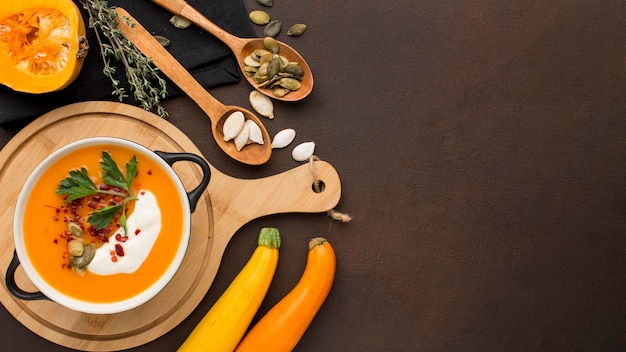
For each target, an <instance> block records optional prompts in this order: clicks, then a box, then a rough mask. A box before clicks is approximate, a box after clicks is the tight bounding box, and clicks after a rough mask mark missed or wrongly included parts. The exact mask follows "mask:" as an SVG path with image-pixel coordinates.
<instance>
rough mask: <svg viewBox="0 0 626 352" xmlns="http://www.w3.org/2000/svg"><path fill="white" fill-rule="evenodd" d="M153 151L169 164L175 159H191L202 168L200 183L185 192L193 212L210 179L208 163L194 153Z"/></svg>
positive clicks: (172, 163)
mask: <svg viewBox="0 0 626 352" xmlns="http://www.w3.org/2000/svg"><path fill="white" fill-rule="evenodd" d="M154 152H155V153H156V154H157V155H158V156H160V157H161V158H162V159H163V160H165V162H166V163H168V164H169V165H170V166H172V165H174V163H175V162H177V161H191V162H194V163H196V164H198V166H200V169H202V180H200V184H199V185H198V186H197V187H196V188H194V189H193V190H192V191H190V192H187V198H189V208H190V210H191V212H192V213H193V212H194V211H195V210H196V205H197V204H198V201H199V200H200V197H201V196H202V193H203V192H204V190H205V189H206V188H207V186H208V185H209V180H210V179H211V168H210V167H209V163H207V162H206V160H204V159H203V158H201V157H199V156H198V155H196V154H191V153H170V152H164V151H160V150H155V151H154Z"/></svg>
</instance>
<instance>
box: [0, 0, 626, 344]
mask: <svg viewBox="0 0 626 352" xmlns="http://www.w3.org/2000/svg"><path fill="white" fill-rule="evenodd" d="M245 4H246V7H247V9H248V10H253V9H262V7H261V6H260V5H258V4H257V3H255V2H253V1H251V0H249V1H246V2H245ZM268 11H269V12H270V13H271V14H272V16H273V17H274V18H277V19H281V20H282V21H283V22H284V23H285V24H293V23H297V22H304V23H306V24H307V25H308V26H309V29H308V31H307V32H306V33H305V34H304V35H303V36H302V37H300V38H290V37H287V36H286V35H285V34H284V33H283V34H282V35H281V36H280V37H279V39H283V40H284V41H286V42H288V43H289V44H290V45H292V46H294V47H295V48H296V49H298V50H299V51H301V53H302V54H303V55H304V56H305V57H306V58H307V59H308V60H309V62H310V65H311V67H312V69H313V71H314V74H315V88H314V91H313V93H312V94H311V95H310V96H309V97H308V98H307V99H306V100H304V101H302V102H298V103H295V104H276V118H275V119H274V120H273V121H271V122H268V123H267V127H268V129H269V130H270V132H271V133H275V132H277V131H279V130H280V129H282V128H286V127H293V128H295V129H296V130H297V131H298V137H297V139H296V141H295V142H296V143H298V142H303V141H306V140H314V141H315V142H316V143H317V145H318V147H317V150H316V155H318V156H319V157H320V158H321V159H324V160H326V161H329V162H330V163H331V164H333V165H334V166H335V168H336V169H337V170H338V172H339V174H340V176H341V179H342V186H343V195H342V200H341V202H340V204H339V205H338V207H337V210H339V211H343V212H347V213H350V214H352V215H353V216H354V220H353V221H352V222H351V223H347V224H343V223H337V222H333V221H331V220H330V219H329V218H328V217H327V216H326V215H324V214H309V215H301V214H286V215H278V216H271V217H267V218H263V219H259V220H256V221H254V222H252V223H250V224H248V225H246V226H244V227H243V228H242V229H241V230H240V231H239V232H238V233H237V234H236V235H235V236H234V238H233V240H232V241H231V243H230V245H229V246H228V248H227V250H226V253H225V255H224V260H223V262H222V266H221V267H220V271H219V272H218V275H217V277H216V280H215V282H214V284H213V286H212V288H211V290H210V291H209V292H208V294H207V296H206V298H205V299H204V300H203V302H202V303H201V305H200V306H199V307H198V309H197V310H196V311H195V312H194V313H193V314H192V315H191V316H190V317H189V318H188V319H187V320H185V321H184V322H183V323H182V324H181V325H180V326H178V327H177V328H175V329H174V330H173V331H171V332H170V333H168V334H167V335H165V336H164V337H162V338H160V339H158V340H156V341H154V342H152V343H149V344H147V345H144V346H141V347H139V348H136V349H133V350H134V351H174V350H175V349H176V348H177V347H178V346H179V345H180V344H181V343H182V341H183V340H184V338H185V336H186V335H187V334H188V333H189V332H190V331H191V329H192V328H193V326H194V325H195V324H196V323H197V322H198V321H199V320H200V318H201V317H202V315H203V314H204V313H205V312H206V311H207V310H208V309H209V307H210V306H211V305H212V304H213V303H214V302H215V300H217V298H218V297H219V295H220V294H221V293H222V292H223V290H224V289H225V288H226V286H227V285H228V284H229V283H230V281H231V280H232V279H233V277H234V276H235V275H236V274H237V273H238V271H239V270H240V269H241V267H242V266H243V264H244V263H245V262H246V261H247V259H248V258H249V255H250V253H251V251H252V249H253V247H254V241H255V238H256V235H257V233H258V229H259V228H260V227H262V226H275V227H278V228H279V229H280V230H281V232H282V233H283V237H284V245H283V248H282V250H281V261H280V264H279V267H278V271H277V273H276V277H275V280H274V283H273V284H272V287H271V288H270V292H269V293H268V296H267V299H266V300H265V302H264V304H263V306H262V307H261V310H260V312H261V313H262V312H264V311H266V310H267V309H269V308H270V307H271V305H273V303H275V302H276V301H278V300H279V299H280V298H281V297H282V296H283V295H284V294H286V293H287V292H288V291H289V290H290V289H291V287H292V286H293V285H294V284H295V283H296V282H297V280H298V278H299V277H300V274H301V271H302V269H303V267H304V256H305V253H306V248H305V247H306V241H307V240H308V239H309V238H311V237H315V236H320V235H321V236H325V237H327V238H328V239H329V240H330V241H331V243H332V244H333V245H334V247H335V250H336V252H337V259H338V267H337V276H336V280H335V284H334V287H333V290H332V291H331V294H330V296H329V297H328V300H327V301H326V303H325V305H324V306H323V308H322V310H321V311H320V312H319V314H318V315H317V317H316V318H315V320H314V322H313V323H312V325H311V327H310V328H309V330H308V331H307V333H306V335H305V336H304V337H303V339H302V341H301V343H300V344H299V345H298V347H297V349H296V350H297V351H620V350H622V349H623V348H624V346H625V345H626V305H625V303H624V301H625V298H626V274H625V272H624V264H626V260H625V259H624V258H625V257H626V256H625V251H626V16H624V15H625V14H626V3H624V1H621V0H614V1H582V0H578V1H576V0H569V1H567V0H555V1H549V2H548V1H545V2H537V1H527V0H522V1H508V0H505V1H501V0H498V1H496V0H474V1H450V0H441V1H421V0H417V1H413V0H398V1H384V2H378V1H369V2H363V1H353V0H346V1H338V2H331V1H317V0H310V1H288V0H276V1H274V6H273V8H271V9H269V10H268ZM255 29H256V30H257V34H259V35H260V33H261V29H260V28H255ZM249 90H250V88H249V86H247V83H245V82H243V81H242V82H240V83H239V84H236V85H232V86H228V87H222V88H218V89H213V90H211V92H212V93H214V94H215V95H216V97H218V98H219V99H221V100H222V101H224V102H225V103H228V104H240V105H243V106H246V104H247V94H248V92H249ZM166 107H167V108H168V110H169V111H170V113H171V115H172V116H171V118H170V120H171V121H172V122H173V123H174V124H175V125H176V126H178V127H179V128H180V129H181V130H183V131H184V132H185V133H187V134H188V135H189V136H190V137H191V138H192V140H194V141H195V142H196V144H198V146H199V147H200V149H201V150H202V151H203V152H204V154H205V156H206V157H207V159H208V160H209V161H210V162H211V163H213V164H214V165H215V166H216V167H217V168H218V169H220V170H221V171H223V172H225V173H228V174H230V175H233V176H236V177H262V176H265V175H269V174H273V173H276V172H280V171H283V170H286V169H288V168H291V167H294V166H296V165H297V164H296V163H295V162H294V161H293V160H291V158H290V155H289V151H290V149H286V150H279V151H276V152H275V153H274V155H273V157H272V159H271V160H270V162H269V163H268V164H266V165H264V166H262V167H258V168H250V167H244V166H242V165H237V164H236V163H234V162H233V161H232V160H230V159H228V158H227V157H225V156H224V155H222V154H221V152H220V151H218V150H217V147H216V146H215V144H214V142H213V141H212V140H211V138H210V136H209V133H210V132H209V123H208V120H207V119H206V118H204V117H203V116H202V112H201V111H200V110H199V108H197V107H196V106H195V105H194V104H193V103H192V102H191V101H190V100H188V99H186V98H175V99H173V100H170V101H168V102H167V103H166ZM19 127H20V126H19V124H14V125H10V126H4V128H3V129H1V130H0V138H1V141H2V143H6V141H8V140H9V138H10V137H11V136H12V134H13V133H15V132H16V131H17V130H18V129H19ZM294 145H295V144H294ZM0 324H1V327H0V347H1V348H0V349H2V350H3V351H35V350H37V351H43V350H45V351H66V350H67V349H65V348H62V347H59V346H56V345H54V344H51V343H49V342H47V341H45V340H43V339H41V338H39V337H38V336H36V335H34V334H32V333H31V332H30V331H28V330H27V329H26V328H24V327H23V326H22V325H21V324H20V323H19V322H17V321H16V320H14V319H13V318H12V317H11V316H10V315H9V314H8V313H7V312H6V310H4V309H0Z"/></svg>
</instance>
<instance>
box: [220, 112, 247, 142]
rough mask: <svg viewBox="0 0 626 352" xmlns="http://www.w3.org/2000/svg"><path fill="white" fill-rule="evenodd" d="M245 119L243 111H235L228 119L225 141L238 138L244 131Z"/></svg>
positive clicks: (225, 122) (225, 128)
mask: <svg viewBox="0 0 626 352" xmlns="http://www.w3.org/2000/svg"><path fill="white" fill-rule="evenodd" d="M245 119H246V118H245V117H244V116H243V112H241V111H235V112H233V113H232V114H230V115H229V116H228V117H227V118H226V121H224V129H223V132H224V140H225V141H230V140H231V139H233V138H235V137H237V135H238V134H239V132H241V130H242V129H243V126H244V124H245Z"/></svg>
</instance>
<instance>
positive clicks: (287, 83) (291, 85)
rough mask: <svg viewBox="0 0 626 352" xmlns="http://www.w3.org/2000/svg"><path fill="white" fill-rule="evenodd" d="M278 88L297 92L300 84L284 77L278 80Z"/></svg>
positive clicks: (295, 80)
mask: <svg viewBox="0 0 626 352" xmlns="http://www.w3.org/2000/svg"><path fill="white" fill-rule="evenodd" d="M280 86H281V87H283V88H286V89H289V90H298V89H300V87H302V84H301V83H300V81H298V80H297V79H294V78H290V77H285V78H281V79H280Z"/></svg>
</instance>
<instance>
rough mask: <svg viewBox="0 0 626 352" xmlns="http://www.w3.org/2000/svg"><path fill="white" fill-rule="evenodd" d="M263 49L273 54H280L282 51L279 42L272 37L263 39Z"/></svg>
mask: <svg viewBox="0 0 626 352" xmlns="http://www.w3.org/2000/svg"><path fill="white" fill-rule="evenodd" d="M263 47H264V48H265V49H266V50H268V51H269V52H271V53H272V54H278V52H279V51H280V47H279V46H278V42H277V41H276V39H274V38H272V37H265V38H263Z"/></svg>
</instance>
